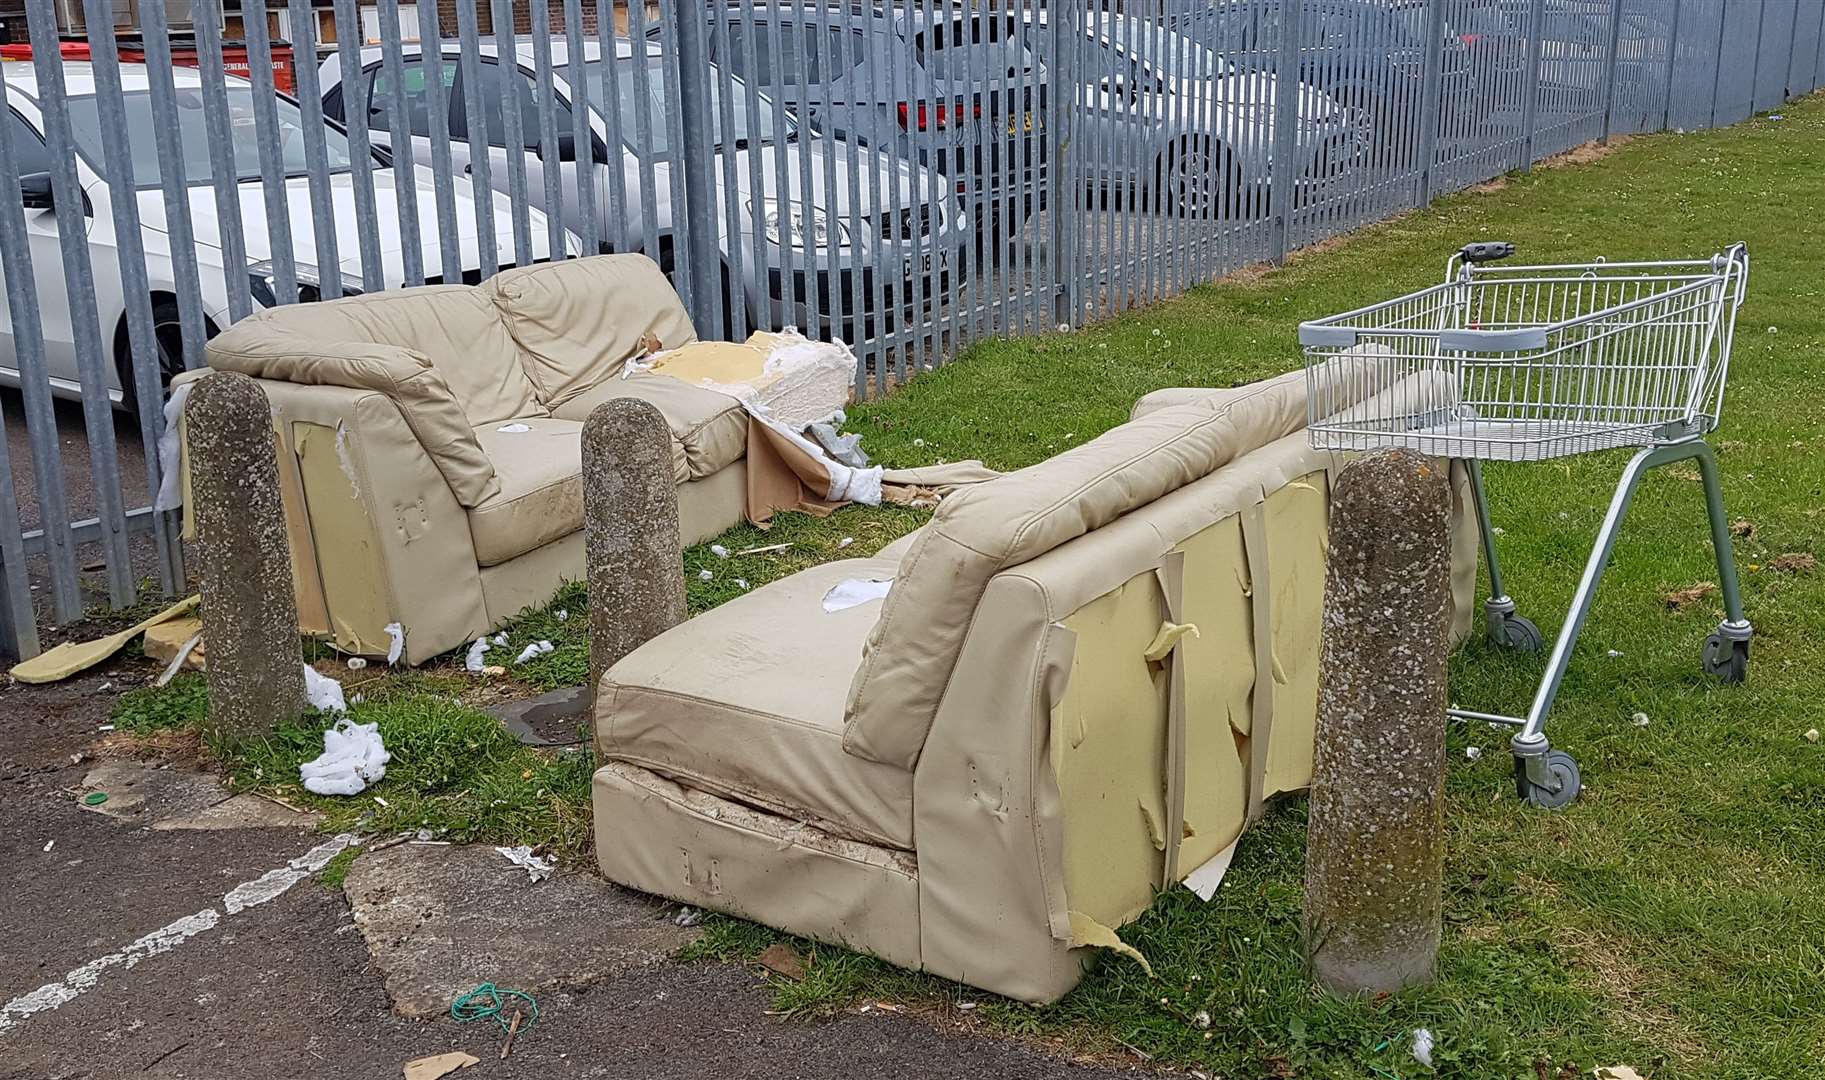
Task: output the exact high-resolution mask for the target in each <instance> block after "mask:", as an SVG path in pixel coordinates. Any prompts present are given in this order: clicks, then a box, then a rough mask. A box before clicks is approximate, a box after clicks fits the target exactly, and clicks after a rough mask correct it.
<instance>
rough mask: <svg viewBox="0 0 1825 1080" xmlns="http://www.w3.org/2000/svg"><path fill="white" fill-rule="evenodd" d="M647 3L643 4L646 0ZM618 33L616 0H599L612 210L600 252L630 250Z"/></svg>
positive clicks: (638, 57) (640, 55)
mask: <svg viewBox="0 0 1825 1080" xmlns="http://www.w3.org/2000/svg"><path fill="white" fill-rule="evenodd" d="M642 2H643V0H642ZM618 37H619V35H618V34H616V32H615V7H614V2H613V0H596V48H597V49H598V50H599V51H600V52H601V55H602V65H601V72H602V86H601V92H602V119H603V120H604V122H605V123H604V127H605V128H606V129H607V131H608V162H607V165H606V174H605V175H604V177H603V180H604V182H605V183H606V185H607V187H608V192H607V195H608V207H607V210H606V211H605V219H604V221H603V222H602V241H601V245H600V246H599V247H598V248H597V250H602V249H604V248H606V249H607V250H610V251H626V250H627V218H628V213H629V212H628V206H627V171H626V170H627V141H626V136H625V135H624V134H623V132H622V130H621V110H622V108H623V106H622V103H621V64H622V60H621V53H620V46H619V43H618V41H617V38H618ZM645 52H646V43H645V42H644V41H642V42H638V43H637V46H636V48H635V49H634V51H633V60H632V62H633V63H638V64H644V63H645V62H646V57H645Z"/></svg>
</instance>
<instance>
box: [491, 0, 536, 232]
mask: <svg viewBox="0 0 1825 1080" xmlns="http://www.w3.org/2000/svg"><path fill="white" fill-rule="evenodd" d="M489 19H490V20H491V21H492V22H493V23H494V55H495V78H496V79H497V80H498V81H497V82H496V83H495V86H496V88H497V89H496V93H498V94H499V95H500V97H501V142H502V144H503V145H502V147H501V149H502V151H503V154H504V156H505V157H506V160H507V202H508V204H509V205H510V206H511V207H512V213H513V261H514V263H515V264H516V265H519V266H526V265H528V264H529V263H531V262H532V259H533V256H532V214H531V209H532V198H531V192H530V191H529V185H528V182H527V179H526V147H527V142H526V132H525V131H524V129H523V125H522V124H521V122H520V121H521V112H520V108H521V103H522V102H524V101H525V100H526V98H525V96H524V95H525V94H526V93H527V90H526V79H525V76H523V75H521V74H520V49H519V44H518V41H517V40H516V38H515V35H514V32H513V0H493V5H492V7H491V8H490V9H489Z"/></svg>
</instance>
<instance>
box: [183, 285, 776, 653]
mask: <svg viewBox="0 0 1825 1080" xmlns="http://www.w3.org/2000/svg"><path fill="white" fill-rule="evenodd" d="M695 339H696V333H695V331H694V330H693V329H692V327H691V322H690V319H689V317H688V316H687V315H686V314H685V311H684V308H683V306H682V305H681V304H680V303H679V301H678V296H677V294H676V293H674V292H673V291H672V287H671V285H670V284H669V283H668V282H667V281H666V280H665V277H664V276H663V275H662V274H661V273H660V272H659V268H658V266H657V265H655V264H654V263H653V261H652V260H650V259H648V258H646V257H645V256H643V255H605V256H600V257H595V258H587V259H575V260H570V261H566V262H556V263H547V264H543V265H539V266H532V267H526V268H522V269H515V270H508V271H504V272H502V273H501V274H499V275H497V276H495V277H493V278H491V279H489V280H487V281H485V282H483V283H482V284H481V285H479V286H475V287H470V286H463V285H440V286H427V287H422V288H411V289H398V290H392V291H389V292H385V293H376V294H373V295H371V296H356V297H348V298H345V299H340V300H333V301H328V302H324V303H315V304H297V305H290V306H284V307H276V308H271V309H269V310H265V311H261V312H259V313H257V314H255V315H252V316H250V317H249V318H247V319H244V320H242V321H241V322H238V323H236V324H235V325H234V326H232V327H230V328H229V329H228V330H226V331H224V332H223V333H222V334H221V335H220V336H218V337H216V338H215V339H214V340H212V341H211V342H210V343H209V348H208V360H209V367H210V368H211V369H215V370H221V371H238V372H242V373H244V374H247V375H252V376H254V377H256V378H257V379H259V380H260V387H261V389H262V390H264V391H265V392H266V396H267V398H268V399H269V400H270V401H271V403H272V408H273V413H274V418H275V421H276V424H277V428H278V441H279V464H280V480H281V485H282V489H283V494H284V501H285V511H286V516H287V526H288V530H287V531H288V534H289V536H290V538H291V546H292V565H293V570H294V575H295V577H296V579H297V587H298V589H297V591H298V615H299V622H300V624H301V629H302V630H304V631H305V632H307V633H315V634H320V635H325V636H327V637H330V638H331V639H333V640H334V642H335V644H336V646H337V647H338V648H339V649H342V650H345V651H347V652H352V653H365V654H382V655H384V654H385V653H386V652H387V651H388V646H389V645H390V644H391V641H390V638H389V635H388V633H387V630H386V627H387V626H388V624H390V623H398V624H399V625H400V626H401V627H402V628H403V631H404V635H405V658H406V660H407V661H408V662H410V663H414V664H416V663H420V662H422V661H424V660H426V659H428V658H430V657H432V656H435V655H436V654H438V653H441V652H444V651H446V650H448V649H450V648H452V647H454V646H457V645H460V644H461V643H462V642H464V641H465V640H468V639H472V638H474V637H475V636H476V635H478V634H481V633H483V632H484V631H487V630H490V629H492V628H493V627H495V626H497V625H499V624H500V623H501V622H502V621H504V620H505V619H507V618H509V617H510V616H512V615H514V614H515V613H517V612H518V611H519V610H520V609H522V608H524V607H526V606H527V605H529V604H538V603H544V602H545V601H547V600H549V599H550V598H551V595H552V593H553V592H555V591H556V590H557V588H558V586H559V584H560V583H561V582H562V581H563V580H564V579H566V578H570V579H579V578H582V577H583V576H584V562H583V532H582V528H583V488H582V479H581V445H582V444H581V432H582V427H583V422H584V420H586V419H587V418H588V416H589V414H590V411H591V410H592V409H594V408H595V407H596V406H597V405H599V404H601V403H602V402H603V401H605V400H607V399H608V398H611V397H619V396H632V397H640V398H645V399H646V400H648V401H650V402H652V403H653V404H654V405H656V406H658V408H659V411H660V412H661V413H663V414H664V415H665V418H666V421H667V423H668V424H669V425H670V427H671V435H672V465H673V470H674V474H675V478H676V479H677V482H678V503H679V516H680V520H681V524H682V526H683V534H684V535H683V538H684V542H685V543H686V544H692V543H697V542H699V541H701V540H703V539H706V538H708V537H710V536H714V535H715V534H717V533H719V532H721V531H722V530H723V529H725V528H727V527H729V526H730V525H732V524H734V523H735V522H737V521H738V520H740V519H741V517H742V512H743V504H744V489H745V487H746V481H745V473H744V464H743V455H744V450H745V447H746V442H747V422H748V421H747V415H746V413H745V412H744V411H743V409H742V407H741V404H740V402H738V401H737V400H736V399H734V398H732V397H728V396H725V395H723V394H719V393H714V392H711V391H709V390H704V389H700V388H697V387H694V386H689V385H686V384H685V383H683V382H681V381H679V380H677V379H673V378H669V377H666V376H661V375H654V374H650V373H645V374H640V375H636V376H634V377H632V378H626V379H623V378H622V377H621V373H622V368H623V366H624V364H625V363H626V361H627V360H628V359H629V358H630V357H635V356H638V355H642V354H644V353H646V352H649V351H651V350H652V349H653V348H655V347H658V346H663V347H665V348H675V347H677V346H679V345H683V344H685V343H687V342H690V341H694V340H695ZM202 374H204V372H192V373H189V374H188V375H186V376H183V377H182V379H183V380H185V381H187V380H189V379H193V378H196V377H199V376H200V375H202Z"/></svg>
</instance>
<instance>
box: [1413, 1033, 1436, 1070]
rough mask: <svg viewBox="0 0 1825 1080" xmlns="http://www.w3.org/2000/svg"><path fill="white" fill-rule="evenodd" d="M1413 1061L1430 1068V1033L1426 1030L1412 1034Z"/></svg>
mask: <svg viewBox="0 0 1825 1080" xmlns="http://www.w3.org/2000/svg"><path fill="white" fill-rule="evenodd" d="M1413 1060H1414V1061H1417V1062H1419V1063H1420V1064H1421V1065H1424V1066H1425V1067H1426V1068H1428V1069H1430V1068H1431V1067H1432V1032H1431V1031H1430V1030H1428V1029H1427V1028H1420V1029H1419V1030H1418V1031H1415V1032H1414V1033H1413Z"/></svg>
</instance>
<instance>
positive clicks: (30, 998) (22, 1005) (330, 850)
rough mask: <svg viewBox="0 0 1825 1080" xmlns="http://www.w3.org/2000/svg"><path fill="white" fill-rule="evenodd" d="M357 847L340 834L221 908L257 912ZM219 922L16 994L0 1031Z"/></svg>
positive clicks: (162, 932) (191, 925)
mask: <svg viewBox="0 0 1825 1080" xmlns="http://www.w3.org/2000/svg"><path fill="white" fill-rule="evenodd" d="M359 842H360V841H359V840H358V839H357V838H356V837H355V836H354V834H352V833H341V834H339V835H338V836H336V837H335V838H333V839H330V840H326V841H324V842H323V843H321V844H318V845H317V846H316V847H314V848H311V849H310V850H309V851H307V852H305V853H304V854H302V855H300V856H298V857H297V858H295V859H293V860H291V861H290V862H289V863H286V864H285V865H284V866H282V867H279V868H277V869H274V870H268V871H267V872H266V873H264V874H261V875H260V876H259V877H257V878H255V879H253V880H252V881H244V882H242V883H241V884H239V885H236V886H235V887H234V888H232V889H230V890H228V892H227V893H226V894H224V895H223V897H222V907H223V908H224V909H225V910H226V911H227V913H228V914H229V915H237V914H239V913H241V912H243V911H245V910H247V909H248V908H250V907H257V906H259V905H261V904H264V903H266V902H267V901H268V900H273V899H276V898H277V897H279V896H280V895H281V894H283V893H284V892H285V891H286V890H287V889H289V888H291V887H292V886H293V885H296V884H297V883H298V882H300V881H302V880H304V879H305V878H306V877H308V876H309V875H311V874H313V873H315V872H317V871H318V870H321V869H323V868H324V867H325V866H327V865H328V864H329V861H330V860H331V859H333V858H335V857H336V856H337V855H339V854H341V853H342V851H343V850H344V849H346V848H348V847H349V846H351V845H354V844H357V843H359ZM222 918H223V916H222V913H221V912H218V911H217V910H216V909H215V908H213V907H206V908H204V909H203V910H201V911H199V912H196V913H195V914H192V915H186V916H184V917H183V918H181V919H179V920H177V921H176V922H173V923H170V924H168V925H165V926H161V927H159V928H158V929H157V930H154V931H152V932H151V933H150V934H147V935H146V936H145V937H142V938H140V939H139V940H138V941H135V942H133V943H132V944H131V945H128V946H127V947H126V948H124V949H121V950H120V951H119V952H111V953H109V954H107V955H106V956H100V957H97V958H95V959H94V960H91V961H89V962H88V963H86V964H84V965H82V966H81V967H79V968H77V969H76V970H74V971H72V972H70V973H69V974H68V975H65V976H64V977H63V979H62V980H61V981H59V982H54V983H46V984H44V985H43V986H40V987H39V988H38V989H36V990H33V991H32V992H31V993H29V994H21V995H20V996H19V997H16V998H14V999H13V1000H11V1001H9V1002H7V1003H6V1005H5V1006H0V1032H5V1031H7V1030H8V1029H10V1028H13V1027H15V1026H17V1025H18V1024H20V1023H21V1022H23V1021H24V1020H26V1019H27V1018H28V1017H30V1016H32V1015H34V1014H36V1013H41V1012H44V1011H46V1010H48V1009H55V1008H58V1007H59V1006H62V1005H66V1004H68V1003H69V1002H72V1001H74V1000H76V998H77V997H79V996H81V995H82V994H85V993H87V992H88V991H90V990H93V989H94V988H95V986H96V985H97V984H98V983H99V982H101V976H102V974H103V973H104V972H106V971H107V970H108V969H110V968H116V967H118V968H121V969H123V970H124V969H127V968H132V967H135V966H137V965H138V964H139V962H140V961H142V960H147V959H150V958H152V957H154V956H157V955H159V954H160V953H166V952H170V951H171V950H172V949H175V948H177V947H178V946H179V945H182V944H183V943H184V942H186V941H188V940H190V939H191V938H193V937H195V936H196V935H198V934H200V933H202V932H204V931H205V930H212V929H214V928H215V926H216V924H217V923H219V922H221V921H222Z"/></svg>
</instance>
